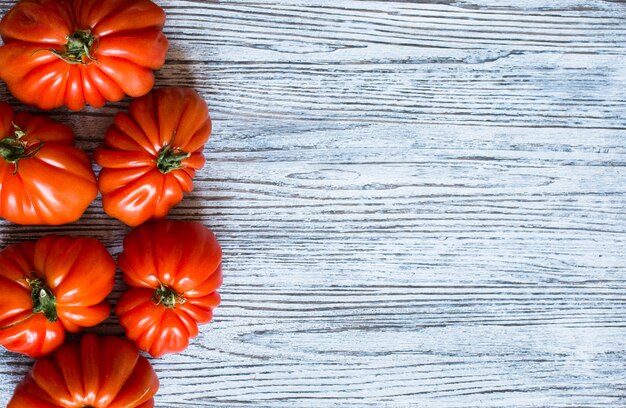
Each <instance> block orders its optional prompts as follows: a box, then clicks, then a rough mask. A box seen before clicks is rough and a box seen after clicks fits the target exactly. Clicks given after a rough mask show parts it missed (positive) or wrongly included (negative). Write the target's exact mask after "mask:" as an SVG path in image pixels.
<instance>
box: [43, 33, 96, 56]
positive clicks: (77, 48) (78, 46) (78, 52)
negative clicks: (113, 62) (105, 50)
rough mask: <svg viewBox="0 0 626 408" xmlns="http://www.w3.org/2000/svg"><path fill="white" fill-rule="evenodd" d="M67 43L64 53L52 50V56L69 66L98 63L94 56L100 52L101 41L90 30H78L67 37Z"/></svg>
mask: <svg viewBox="0 0 626 408" xmlns="http://www.w3.org/2000/svg"><path fill="white" fill-rule="evenodd" d="M66 38H67V43H66V44H65V46H64V49H63V50H62V51H59V50H55V49H50V50H48V51H50V52H51V53H52V54H54V55H56V56H57V57H58V58H60V59H62V60H63V61H65V62H67V63H68V64H90V63H92V62H97V60H96V58H95V56H94V54H95V53H96V51H97V50H98V46H99V45H100V40H99V38H98V36H97V35H94V34H92V33H91V30H90V29H88V28H87V29H85V30H76V31H75V32H74V34H72V35H70V36H67V37H66Z"/></svg>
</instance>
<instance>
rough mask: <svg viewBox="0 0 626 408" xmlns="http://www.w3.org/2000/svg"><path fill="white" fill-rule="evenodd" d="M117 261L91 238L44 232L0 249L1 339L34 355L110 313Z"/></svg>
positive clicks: (54, 347)
mask: <svg viewBox="0 0 626 408" xmlns="http://www.w3.org/2000/svg"><path fill="white" fill-rule="evenodd" d="M115 269H116V268H115V261H114V260H113V257H112V256H111V255H110V254H109V253H108V251H107V250H106V248H105V247H104V245H102V244H101V243H100V242H99V241H97V240H95V239H93V238H86V237H67V236H59V235H47V236H45V237H43V238H41V239H40V240H38V241H37V242H23V243H19V244H14V245H10V246H8V247H6V248H4V249H3V250H2V251H0V293H2V294H3V296H2V297H0V345H2V346H4V347H5V348H7V349H8V350H11V351H14V352H17V353H22V354H26V355H28V356H30V357H34V358H38V357H42V356H45V355H47V354H49V353H50V352H52V351H53V350H55V349H56V348H58V347H59V346H60V345H61V344H62V343H63V341H64V339H65V332H66V331H67V332H71V333H76V332H79V331H80V330H81V329H82V328H84V327H92V326H96V325H98V324H100V323H101V322H103V321H104V320H105V319H107V318H108V317H109V314H110V309H111V308H110V306H109V303H108V302H107V300H106V297H107V296H108V295H109V293H110V292H111V290H112V289H113V285H114V280H115Z"/></svg>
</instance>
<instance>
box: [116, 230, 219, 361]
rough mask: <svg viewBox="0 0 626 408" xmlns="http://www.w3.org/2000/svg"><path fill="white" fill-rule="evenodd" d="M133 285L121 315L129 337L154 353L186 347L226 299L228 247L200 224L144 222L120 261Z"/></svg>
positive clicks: (118, 310)
mask: <svg viewBox="0 0 626 408" xmlns="http://www.w3.org/2000/svg"><path fill="white" fill-rule="evenodd" d="M117 262H118V265H119V266H120V269H122V272H123V273H124V282H126V284H127V285H128V286H129V289H128V291H126V292H125V293H124V294H123V295H122V297H121V299H120V301H119V303H118V304H117V307H116V309H115V313H116V314H117V315H118V316H119V319H120V325H121V326H122V327H123V328H124V329H125V330H126V336H128V338H130V339H131V340H133V341H134V342H135V343H136V344H137V346H138V347H139V348H140V349H141V350H144V351H147V352H149V353H150V354H151V355H152V356H153V357H160V356H162V355H163V354H165V353H175V352H179V351H183V350H184V349H186V348H187V346H188V345H189V338H192V337H196V336H197V335H198V323H208V322H209V321H210V320H211V318H212V317H213V313H212V310H213V309H214V308H216V307H217V305H219V303H220V296H219V294H218V293H217V292H216V290H217V289H218V288H219V287H220V285H221V284H222V250H221V248H220V245H219V243H218V242H217V239H216V238H215V235H213V233H212V232H211V231H210V230H209V229H208V228H206V227H205V226H203V225H202V224H200V223H197V222H190V221H170V220H162V221H158V222H153V223H148V224H144V225H142V226H141V227H139V228H137V229H136V230H134V231H133V232H131V233H130V234H129V235H128V236H127V237H126V239H125V240H124V251H123V252H122V254H120V256H119V258H118V259H117Z"/></svg>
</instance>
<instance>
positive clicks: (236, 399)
mask: <svg viewBox="0 0 626 408" xmlns="http://www.w3.org/2000/svg"><path fill="white" fill-rule="evenodd" d="M156 2H157V3H158V4H159V5H161V6H162V7H163V8H164V9H165V11H166V12H167V15H168V20H167V26H166V29H165V31H166V34H167V36H168V38H169V40H170V44H171V46H170V51H169V54H168V62H167V64H166V66H165V67H164V68H163V69H162V70H161V71H160V72H159V73H158V74H157V75H158V82H157V86H160V87H163V86H174V85H179V86H189V87H194V88H196V89H198V91H199V92H200V93H201V94H202V95H203V97H205V99H206V100H207V102H208V103H209V105H210V108H211V113H212V117H213V120H214V133H213V136H212V139H211V140H210V142H209V143H208V145H207V148H206V151H205V153H206V156H207V159H208V160H207V165H206V167H205V168H204V169H203V170H202V171H201V172H200V173H199V175H198V177H197V182H196V188H195V190H194V191H193V192H192V193H191V194H189V195H188V196H187V198H186V199H185V200H184V201H183V202H182V203H181V205H179V206H178V207H177V208H176V209H175V210H174V211H173V212H172V213H171V217H172V218H176V219H190V220H199V221H202V222H203V223H204V224H205V225H207V226H209V227H210V228H212V229H213V230H214V231H215V233H216V234H217V236H218V238H219V240H220V242H221V244H222V246H223V249H224V279H225V281H224V285H223V289H222V291H221V293H222V297H223V304H222V306H221V307H220V308H218V309H217V310H216V312H215V320H214V322H213V323H211V324H210V325H208V326H204V328H203V329H202V331H201V334H200V336H199V337H198V338H197V339H195V340H194V341H193V342H192V345H191V346H190V347H189V349H188V350H187V351H186V352H184V353H182V354H178V355H170V356H166V357H164V358H161V359H158V360H153V364H154V366H155V368H156V370H157V373H158V375H159V377H160V379H161V389H160V391H159V394H158V396H157V403H156V406H157V407H224V408H225V407H229V408H231V407H240V406H250V407H289V408H291V407H340V406H341V407H343V406H351V407H390V408H396V407H422V406H423V407H538V406H550V407H566V406H567V407H573V406H576V407H592V406H593V407H597V406H614V407H623V406H626V216H625V214H626V4H625V3H624V2H621V1H600V0H521V1H520V0H516V1H513V0H459V1H454V0H432V1H429V0H415V1H410V0H404V1H351V0H332V1H331V0H325V1H323V0H230V1H204V0H194V1H179V0H156ZM12 4H13V2H12V1H0V10H1V11H2V13H4V12H6V10H8V9H9V8H10V7H11V6H12ZM0 97H1V98H2V100H9V101H11V102H12V103H16V101H15V100H14V99H13V98H12V97H10V95H9V94H8V92H7V91H6V88H5V87H4V85H2V86H1V87H0ZM16 106H17V105H16ZM127 106H128V100H125V101H123V102H121V103H116V104H109V105H107V106H106V107H105V108H103V109H99V110H95V109H87V110H85V111H82V112H80V113H71V112H68V111H65V110H57V111H52V112H49V113H47V114H50V115H52V116H53V117H54V118H57V119H59V120H61V121H63V122H66V123H68V124H70V125H71V126H72V127H73V128H74V129H75V130H76V132H77V134H78V137H79V145H80V146H81V147H83V148H85V149H87V150H89V151H91V150H93V148H94V147H96V146H98V145H99V144H100V143H101V141H102V139H103V135H104V130H105V129H106V128H107V127H108V126H109V125H110V124H111V123H112V115H113V114H114V113H115V112H117V111H119V110H122V109H124V108H125V107H127ZM21 109H32V108H21ZM68 188H71V186H68ZM0 228H1V229H0V244H1V245H2V246H5V245H7V244H9V243H14V242H18V241H22V240H27V239H36V238H38V237H40V236H42V235H45V234H49V233H57V234H72V235H87V236H91V237H95V238H98V239H100V240H102V241H103V242H104V243H105V245H107V247H108V248H109V250H110V251H111V252H112V253H113V254H114V255H117V254H118V253H119V252H120V251H121V242H122V239H123V237H124V236H125V234H127V233H128V231H129V230H130V229H129V228H128V227H125V226H123V225H122V224H121V223H119V222H117V221H115V220H113V219H111V218H109V217H107V216H106V215H105V214H104V212H103V211H102V208H101V203H100V201H99V200H98V201H96V202H95V203H93V205H92V206H91V207H90V208H89V210H88V212H87V213H86V214H85V216H84V217H83V219H82V220H81V221H79V222H78V223H76V224H74V225H65V226H61V227H27V226H17V225H11V224H9V223H7V222H3V223H2V224H1V225H0ZM122 289H123V285H122V284H121V282H120V283H118V285H117V286H116V289H115V291H114V293H113V294H112V296H111V301H112V303H115V302H116V300H117V299H118V298H119V296H120V293H121V291H122ZM93 331H95V332H98V333H114V334H120V335H121V334H122V331H121V329H120V328H119V326H118V324H117V320H116V318H115V317H113V316H112V317H111V318H110V319H109V320H108V321H107V323H106V324H105V325H103V326H100V327H97V328H95V329H94V330H93ZM31 364H32V361H31V360H30V359H28V358H25V357H21V356H18V355H15V354H12V353H9V352H7V351H5V350H2V351H0V405H3V404H6V403H7V402H8V400H9V399H10V397H11V394H12V392H13V388H14V387H15V385H16V384H17V383H18V382H19V381H20V379H21V377H22V376H23V375H24V374H25V373H26V372H27V371H28V369H29V368H30V366H31Z"/></svg>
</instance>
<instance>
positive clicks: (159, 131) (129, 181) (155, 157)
mask: <svg viewBox="0 0 626 408" xmlns="http://www.w3.org/2000/svg"><path fill="white" fill-rule="evenodd" d="M210 134H211V119H210V117H209V108H208V106H207V104H206V102H205V101H204V100H203V99H202V98H201V97H200V95H199V94H198V93H197V92H196V91H195V90H193V89H189V88H162V89H157V90H154V91H152V92H151V93H149V94H148V95H146V96H143V97H141V98H138V99H135V100H133V102H132V103H131V104H130V107H129V111H128V113H118V114H117V115H116V116H115V122H114V124H113V125H112V126H111V127H110V128H109V129H108V130H107V132H106V136H105V139H104V144H103V145H102V146H100V147H98V148H97V149H96V150H95V151H94V159H95V161H96V163H97V164H98V165H100V166H101V167H102V170H101V171H100V175H99V178H98V188H99V189H100V193H101V194H102V205H103V207H104V211H105V212H106V213H107V214H108V215H110V216H111V217H114V218H117V219H119V220H120V221H122V222H124V223H125V224H127V225H130V226H137V225H140V224H142V223H144V222H146V221H149V220H156V219H162V218H164V217H165V216H167V214H168V213H169V211H170V209H172V208H173V207H174V206H175V205H176V204H178V203H179V202H180V201H181V200H182V199H183V194H184V193H188V192H190V191H191V190H192V189H193V178H194V177H195V175H196V171H197V170H199V169H201V168H202V167H203V166H204V163H205V158H204V154H203V150H204V144H205V143H206V142H207V141H208V139H209V136H210Z"/></svg>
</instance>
